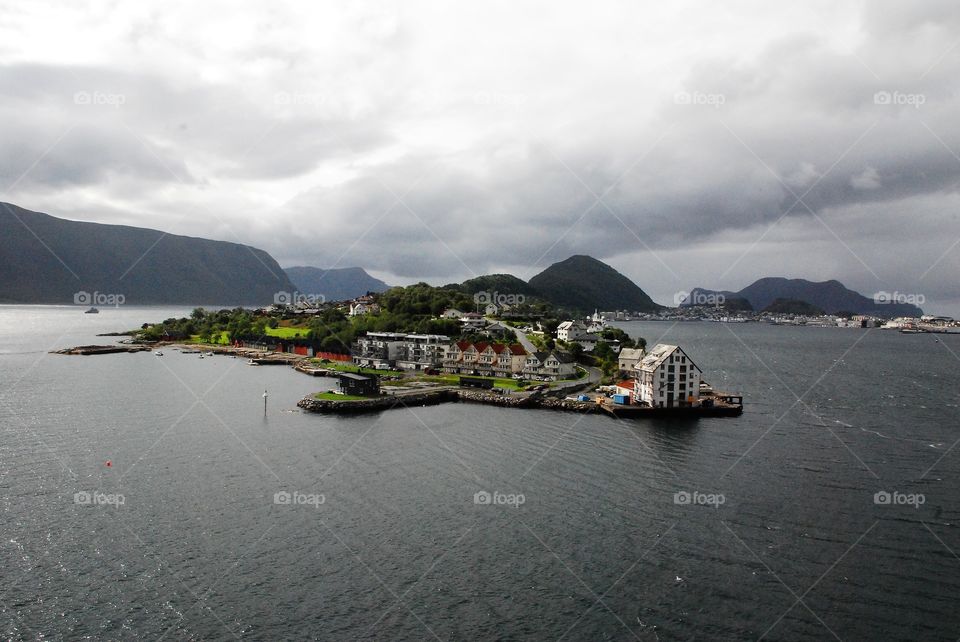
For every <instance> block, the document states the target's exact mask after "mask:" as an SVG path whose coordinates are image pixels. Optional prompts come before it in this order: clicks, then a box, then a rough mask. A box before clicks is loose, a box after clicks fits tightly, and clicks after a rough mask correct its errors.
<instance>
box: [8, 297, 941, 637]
mask: <svg viewBox="0 0 960 642" xmlns="http://www.w3.org/2000/svg"><path fill="white" fill-rule="evenodd" d="M186 312H188V310H187V309H182V310H180V309H158V308H140V309H135V308H124V309H121V310H104V311H103V313H102V314H100V315H97V316H94V315H83V314H81V313H80V312H79V311H78V310H77V309H75V308H51V307H17V306H6V307H0V425H2V430H3V434H2V438H0V495H2V504H0V511H2V519H0V577H2V582H0V635H2V637H4V638H10V639H14V640H35V639H40V638H44V639H96V640H101V639H111V640H125V639H130V640H133V639H160V638H163V639H169V640H191V639H197V640H199V639H233V638H244V639H258V640H284V639H298V640H299V639H320V640H356V639H371V640H405V639H416V640H420V639H440V640H468V639H536V640H543V639H548V640H549V639H561V638H562V639H567V640H606V639H612V640H629V639H642V640H657V639H659V640H681V639H682V640H687V639H694V638H695V639H723V640H729V639H757V638H760V637H764V636H765V637H766V638H767V639H773V640H824V639H833V638H834V637H836V638H840V639H844V640H880V639H945V640H946V639H949V640H955V639H957V637H958V636H960V613H958V609H957V598H958V595H960V559H958V557H957V555H956V552H958V551H960V535H958V528H957V522H958V520H960V514H958V502H960V500H958V492H957V491H958V490H960V480H958V473H960V448H956V449H954V448H953V447H954V446H955V445H956V443H957V440H958V439H960V428H958V416H960V415H958V401H960V400H958V397H960V395H958V390H960V385H958V384H960V374H958V369H960V359H958V356H957V355H960V336H949V337H947V336H941V337H934V336H931V335H917V336H908V335H899V334H897V333H889V332H884V331H878V330H872V331H862V330H846V329H822V328H782V327H780V328H778V327H770V326H763V325H752V324H745V325H719V324H705V323H684V324H678V325H670V324H662V323H628V324H622V327H624V328H625V329H626V330H627V331H629V332H630V333H631V334H634V335H642V336H644V337H646V338H647V340H648V342H649V343H650V344H651V345H652V344H653V343H655V342H657V341H670V342H678V343H680V344H681V345H683V347H684V348H685V349H686V350H687V351H688V352H689V354H690V355H691V356H692V357H693V358H694V360H695V361H697V363H698V364H699V365H700V366H701V367H702V368H703V370H704V378H705V379H706V380H707V381H710V382H711V383H713V384H714V385H715V386H716V387H718V388H724V389H728V390H730V391H736V392H742V393H743V394H744V395H745V398H746V411H745V413H744V415H743V416H742V417H740V418H736V419H702V420H699V421H688V422H676V421H617V420H614V419H610V418H607V417H603V416H594V415H575V414H563V413H556V412H548V411H517V410H508V409H498V408H489V407H483V406H473V405H463V404H460V405H445V406H434V407H427V408H410V409H406V410H395V411H391V412H386V413H382V414H378V415H370V416H362V417H350V418H338V417H323V416H312V415H305V414H301V413H300V412H298V411H297V409H296V406H295V404H296V402H297V400H299V399H300V398H301V397H302V396H303V395H305V394H306V393H308V392H312V391H316V390H318V389H321V388H324V387H328V386H330V385H331V384H332V382H331V381H330V380H325V379H312V378H310V377H306V376H304V375H301V374H298V373H296V372H294V371H292V370H290V369H287V368H273V367H259V368H254V367H249V366H247V365H246V364H245V363H244V362H243V361H242V360H239V359H231V358H228V357H216V358H208V359H202V360H201V359H198V358H197V357H196V355H183V354H179V353H176V352H173V351H168V352H167V353H166V356H164V357H161V358H158V357H155V356H153V355H152V354H121V355H111V356H97V357H67V356H57V355H49V354H47V350H49V349H52V348H60V347H66V346H70V345H76V344H82V343H93V342H103V341H106V340H104V339H97V338H96V337H95V336H94V335H95V334H96V333H98V332H104V331H113V330H123V329H128V328H130V327H136V326H138V325H139V324H140V323H142V322H143V321H155V320H159V319H163V318H167V317H170V316H175V315H181V314H184V313H186ZM938 338H939V341H938V340H937V339H938ZM264 389H267V390H269V395H270V396H269V402H268V411H267V415H266V417H264V411H263V401H262V396H261V395H262V394H263V391H264ZM798 398H799V400H798ZM108 460H109V461H110V462H111V463H112V465H111V466H109V467H108V466H106V462H107V461H108ZM278 492H289V493H291V494H293V493H297V494H298V495H296V498H297V499H296V500H295V501H294V502H293V503H291V504H282V503H281V504H278V503H275V494H276V493H278ZM482 492H489V493H497V495H496V497H497V498H498V499H497V501H504V502H506V501H509V502H510V504H496V505H483V504H480V505H478V504H476V503H475V494H476V493H482ZM878 492H881V493H882V492H886V493H891V495H890V497H891V501H890V503H889V504H885V503H883V500H884V498H885V497H886V496H884V495H881V496H879V498H880V501H881V503H879V504H878V503H877V500H876V499H875V494H876V493H878ZM78 493H80V495H77V494H78ZM84 493H91V494H93V493H100V494H99V495H91V497H93V499H91V500H90V503H85V502H86V498H87V496H86V495H84ZM893 493H896V494H893ZM521 495H522V498H521V497H520V496H521ZM687 498H690V500H691V501H689V502H687V501H685V500H686V499H687ZM78 501H79V503H78ZM121 501H122V504H120V502H121ZM521 501H522V504H521V503H520V502H521ZM104 502H111V503H104ZM297 502H301V503H297ZM321 502H322V503H321ZM721 502H722V503H721ZM517 504H520V505H517Z"/></svg>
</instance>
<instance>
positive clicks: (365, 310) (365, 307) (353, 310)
mask: <svg viewBox="0 0 960 642" xmlns="http://www.w3.org/2000/svg"><path fill="white" fill-rule="evenodd" d="M379 312H380V306H379V305H378V304H376V303H360V302H357V301H353V302H351V303H350V311H349V312H347V316H351V317H359V316H363V315H364V314H378V313H379Z"/></svg>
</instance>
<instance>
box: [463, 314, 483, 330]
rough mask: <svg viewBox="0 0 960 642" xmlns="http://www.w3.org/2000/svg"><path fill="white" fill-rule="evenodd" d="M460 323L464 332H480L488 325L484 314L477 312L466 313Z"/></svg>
mask: <svg viewBox="0 0 960 642" xmlns="http://www.w3.org/2000/svg"><path fill="white" fill-rule="evenodd" d="M460 323H461V324H462V325H463V330H464V332H471V331H474V330H479V329H481V328H482V327H483V326H485V325H486V324H487V320H486V319H484V318H483V315H482V314H477V313H476V312H465V313H463V315H462V316H461V317H460Z"/></svg>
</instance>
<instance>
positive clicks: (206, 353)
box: [203, 350, 213, 357]
mask: <svg viewBox="0 0 960 642" xmlns="http://www.w3.org/2000/svg"><path fill="white" fill-rule="evenodd" d="M203 354H204V356H206V357H212V356H213V350H208V351H207V352H204V353H203Z"/></svg>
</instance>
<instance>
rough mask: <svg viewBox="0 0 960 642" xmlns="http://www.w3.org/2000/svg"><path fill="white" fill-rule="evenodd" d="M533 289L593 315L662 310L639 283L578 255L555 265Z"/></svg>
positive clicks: (561, 304) (537, 278)
mask: <svg viewBox="0 0 960 642" xmlns="http://www.w3.org/2000/svg"><path fill="white" fill-rule="evenodd" d="M529 285H530V287H531V288H533V290H534V291H535V292H536V293H537V294H539V295H540V296H542V297H543V298H544V299H546V300H548V301H550V302H551V303H553V304H554V305H556V306H558V307H562V308H567V309H568V310H576V311H579V312H592V311H593V310H595V309H600V310H631V311H640V312H650V311H654V310H658V309H660V306H659V305H657V304H656V303H654V302H653V299H651V298H650V297H649V296H647V293H646V292H644V291H643V290H641V289H640V287H638V286H637V284H636V283H634V282H633V281H631V280H630V279H628V278H627V277H626V276H624V275H623V274H621V273H620V272H618V271H617V270H615V269H614V268H613V267H611V266H609V265H607V264H606V263H604V262H603V261H600V260H598V259H595V258H593V257H592V256H587V255H585V254H575V255H573V256H570V257H568V258H566V259H564V260H562V261H558V262H557V263H554V264H553V265H551V266H550V267H548V268H547V269H545V270H544V271H542V272H540V273H539V274H537V275H536V276H534V277H533V278H532V279H530V281H529Z"/></svg>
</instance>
